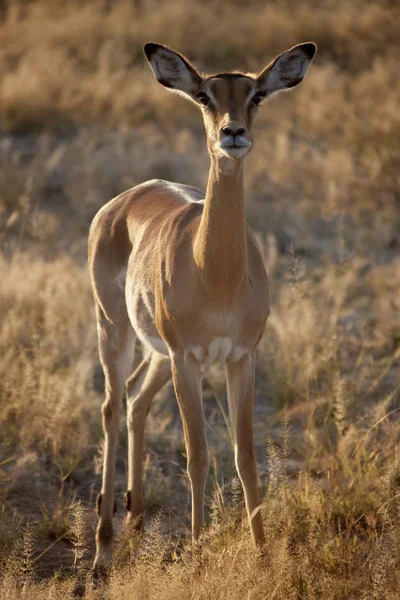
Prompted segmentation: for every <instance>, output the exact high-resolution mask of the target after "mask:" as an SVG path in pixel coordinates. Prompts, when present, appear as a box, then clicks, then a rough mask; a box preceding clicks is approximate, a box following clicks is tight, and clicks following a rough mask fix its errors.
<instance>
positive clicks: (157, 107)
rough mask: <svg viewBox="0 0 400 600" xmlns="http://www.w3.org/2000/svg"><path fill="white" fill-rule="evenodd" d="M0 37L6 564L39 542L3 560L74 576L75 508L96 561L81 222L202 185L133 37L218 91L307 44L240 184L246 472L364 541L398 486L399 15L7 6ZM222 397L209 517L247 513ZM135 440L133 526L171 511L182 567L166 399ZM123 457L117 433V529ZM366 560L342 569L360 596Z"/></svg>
mask: <svg viewBox="0 0 400 600" xmlns="http://www.w3.org/2000/svg"><path fill="white" fill-rule="evenodd" d="M0 19H1V22H0V73H1V84H0V357H1V358H0V423H1V445H0V468H1V476H0V484H1V487H0V509H1V510H0V562H1V563H2V564H4V565H6V563H7V560H8V555H9V553H10V552H11V549H12V548H14V543H15V540H16V539H19V538H20V537H21V536H22V537H23V539H25V542H26V538H27V536H28V538H29V536H31V537H32V536H33V537H32V539H34V540H35V541H34V543H33V542H32V544H31V545H32V548H33V549H32V548H31V550H30V551H27V550H26V548H25V550H21V547H22V546H18V548H19V549H17V550H15V552H14V551H13V552H14V554H15V556H19V558H18V560H19V561H21V560H22V561H23V560H25V561H26V562H27V564H28V567H29V568H28V567H26V568H25V571H24V574H23V577H28V576H31V574H32V573H33V571H34V572H35V577H39V578H42V577H44V576H49V575H52V574H53V573H54V572H55V571H57V569H59V568H60V566H61V565H64V566H68V567H69V568H71V569H72V568H73V565H74V560H75V559H74V556H75V558H76V553H75V554H74V548H75V551H76V548H77V547H78V549H79V547H80V546H79V544H78V546H77V545H76V544H77V542H76V535H75V533H74V531H75V532H76V530H77V527H78V525H77V523H78V524H79V518H81V520H82V514H83V513H84V514H85V515H86V516H85V519H86V521H85V523H86V525H85V526H86V527H87V528H88V532H87V540H86V542H85V544H86V545H84V544H83V542H82V543H81V542H79V543H80V544H81V546H82V547H83V548H86V550H83V553H84V554H85V552H86V554H85V556H87V557H91V554H92V552H93V528H94V525H95V518H94V514H93V510H92V509H93V506H94V498H95V495H96V494H97V492H98V491H99V488H100V483H101V454H102V445H101V444H102V433H101V414H100V406H101V402H102V398H103V379H102V372H101V367H100V365H99V361H98V356H97V340H96V329H95V319H94V311H93V301H92V297H91V290H90V285H89V278H88V272H87V266H86V244H87V233H88V228H89V225H90V222H91V220H92V218H93V216H94V215H95V213H96V211H97V210H98V209H99V208H100V207H101V206H102V205H103V204H104V203H106V202H107V201H108V200H110V199H111V198H112V197H114V196H116V195H117V194H119V193H120V192H122V191H124V190H125V189H127V188H129V187H132V186H134V185H137V184H139V183H141V182H142V181H145V180H146V179H151V178H163V179H168V180H171V181H178V182H182V183H187V184H190V185H195V186H197V187H200V188H201V189H205V186H206V182H207V175H208V166H209V159H208V156H207V152H206V145H205V134H204V129H203V124H202V119H201V115H200V113H199V111H198V110H197V109H196V107H195V106H193V105H192V104H191V103H188V102H185V100H184V99H182V98H180V97H178V96H175V95H173V94H170V93H169V92H168V91H167V90H166V89H164V88H162V87H161V86H160V85H159V84H157V82H156V81H155V80H154V78H153V75H152V73H151V70H150V68H149V66H148V64H147V62H146V60H145V58H144V55H143V51H142V48H143V44H144V43H145V42H147V41H155V42H159V43H162V44H166V45H168V46H170V47H172V48H173V49H175V50H177V51H178V52H181V53H183V54H185V55H186V56H187V57H188V58H189V60H191V61H192V62H193V63H194V64H195V65H196V66H197V67H198V68H199V69H200V70H204V71H206V72H211V73H212V72H215V71H219V72H220V71H225V70H233V69H238V70H243V71H251V72H257V71H259V70H261V69H262V68H263V67H264V66H266V64H268V63H269V62H270V61H271V60H272V58H274V56H275V55H277V54H279V53H281V52H283V51H284V50H286V49H287V48H289V47H291V46H293V45H295V44H297V43H299V42H303V41H309V40H312V41H314V42H316V43H317V45H318V54H317V56H316V59H315V60H314V63H313V64H312V67H311V68H310V71H309V74H308V75H307V78H306V79H305V81H304V83H303V84H302V85H301V86H299V88H298V89H296V90H294V91H292V92H290V93H287V94H281V95H279V96H278V97H276V98H274V99H272V100H271V102H269V103H268V104H267V105H265V106H264V107H263V108H262V109H260V111H259V115H258V119H257V124H256V131H255V146H254V150H253V152H252V153H251V155H250V156H249V158H248V159H246V165H245V186H246V195H247V218H248V221H249V223H250V224H251V225H252V226H253V228H254V230H255V231H256V235H257V239H258V241H259V244H260V247H261V249H262V251H263V254H264V257H265V262H266V267H267V271H268V274H269V278H270V289H271V297H272V311H271V317H270V319H269V321H268V325H267V331H266V334H265V336H264V338H263V340H262V342H261V345H260V351H259V356H258V371H257V395H256V405H255V431H256V443H257V458H258V462H259V468H260V479H261V485H262V489H263V490H264V492H265V498H266V499H268V498H269V499H271V498H272V496H271V494H273V493H274V490H275V492H276V493H278V492H277V491H276V490H279V489H280V488H279V485H280V483H279V482H282V481H284V482H285V485H287V482H288V481H289V482H293V485H300V486H303V485H304V480H303V483H301V477H305V476H307V477H308V478H309V479H310V482H311V481H314V482H316V485H317V487H318V488H319V489H320V490H323V492H318V493H322V499H321V503H322V504H321V506H322V505H324V506H325V507H326V504H327V503H328V504H329V503H331V504H330V506H331V508H332V511H331V513H330V514H331V516H332V514H334V515H335V517H334V519H339V521H340V523H342V525H341V527H342V530H341V531H347V529H346V528H349V529H348V530H349V531H350V532H351V535H352V536H353V534H354V535H355V536H356V538H357V536H358V535H359V536H360V540H362V543H364V542H365V540H367V541H368V540H375V541H374V543H375V544H376V543H378V542H377V540H378V538H379V535H381V534H382V531H383V530H384V527H383V525H382V515H381V512H379V511H380V509H381V507H382V504H384V503H385V502H392V500H389V499H392V498H393V497H395V496H396V494H397V493H398V492H397V491H396V490H398V487H397V486H398V485H399V484H400V471H399V474H398V471H397V462H396V448H397V441H398V433H399V430H398V425H397V418H396V417H397V413H396V409H397V406H398V389H399V383H400V381H399V357H400V350H399V348H400V312H399V308H400V295H399V285H400V259H399V249H400V144H399V140H400V78H399V51H400V35H399V22H400V6H399V4H398V2H397V1H395V0H393V1H392V0H371V1H370V2H364V1H362V0H318V1H316V0H306V1H304V2H298V1H297V0H279V1H278V0H275V1H269V2H264V1H263V2H261V1H258V0H246V1H242V0H236V1H235V0H225V1H224V2H218V1H217V0H204V1H203V2H195V1H194V0H174V1H173V2H171V0H168V1H167V0H165V1H164V0H157V1H156V0H115V1H109V0H103V1H100V0H86V1H85V2H81V1H78V0H70V1H69V2H62V1H61V0H60V1H59V0H36V1H35V0H1V2H0ZM137 355H138V358H139V355H140V348H138V352H137ZM224 394H225V391H224V387H223V372H222V371H219V370H218V369H215V370H214V371H213V372H212V373H210V374H209V375H208V376H207V378H206V383H205V411H206V415H207V420H208V433H209V444H210V452H211V456H212V461H211V464H212V467H211V476H210V478H209V484H208V488H207V498H208V500H207V502H208V504H207V506H208V511H209V512H211V513H212V514H213V515H214V517H213V518H214V520H216V521H218V519H219V522H223V520H224V518H226V514H227V511H228V507H229V506H230V505H231V504H232V502H233V501H232V502H231V500H232V497H235V498H236V501H237V502H239V501H238V500H237V497H238V492H237V490H236V492H235V493H233V492H232V490H231V491H230V492H229V494H228V493H226V494H225V492H224V486H226V485H228V483H227V482H231V483H232V482H233V483H232V485H234V484H235V485H236V483H237V480H235V471H234V466H233V450H232V444H231V437H230V430H229V427H227V424H226V399H225V395H224ZM389 413H390V414H389ZM388 415H389V416H388ZM283 431H284V433H282V432H283ZM289 431H290V435H289V433H288V432H289ZM285 432H286V433H285ZM282 436H283V437H282ZM147 438H148V442H147V444H148V446H147V450H146V456H145V464H146V509H147V511H148V514H149V515H152V514H155V513H156V512H157V511H158V510H159V509H162V511H163V514H167V515H168V519H167V524H166V525H164V526H163V527H164V529H163V528H161V529H162V531H163V532H164V534H165V535H167V536H169V539H172V540H173V544H175V546H174V548H175V550H176V548H178V547H179V544H181V543H182V540H185V539H187V537H188V532H189V528H190V522H189V511H190V497H189V486H188V481H187V478H186V472H185V468H186V461H185V455H184V445H183V436H182V431H181V424H180V420H179V415H178V411H177V407H176V402H175V400H174V396H173V393H172V391H171V389H167V390H164V391H163V392H162V393H161V394H160V395H159V397H158V399H157V400H156V402H155V403H154V407H153V410H152V412H151V414H150V417H149V426H148V436H147ZM126 445H127V440H126V434H125V431H124V430H123V432H122V433H121V444H120V449H119V457H118V479H117V487H116V499H117V506H118V515H117V517H116V518H117V520H118V519H120V520H122V518H123V516H124V509H123V506H122V493H123V492H124V491H125V489H126V483H125V459H126ZM305 474H306V475H305ZM299 477H300V479H299ZM332 478H334V485H333V484H332V481H333V479H332ZM235 481H236V483H235ZM299 481H300V483H299ZM295 482H297V483H295ZM231 483H229V485H231ZM310 485H311V483H310ZM235 489H236V488H235ZM301 489H304V488H303V487H301ZM307 489H308V488H307ZM235 494H236V496H235ZM239 495H240V494H239ZM266 501H267V500H266ZM304 501H305V500H304ZM230 503H231V504H230ZM391 506H392V505H391ZM296 510H297V509H296ZM324 510H325V509H324ZM79 511H81V512H79ZM82 511H83V512H82ZM321 511H322V508H321ZM228 512H229V511H228ZM321 514H322V513H321ZM76 515H78V516H76ZM79 515H81V516H80V517H79ZM324 515H325V512H324ZM321 518H322V517H321ZM335 522H336V521H335ZM26 523H30V525H29V526H27V525H26ZM355 523H356V524H357V526H356V525H355ZM74 524H75V525H74ZM361 525H362V527H363V529H362V531H361V533H359V529H357V528H360V527H361ZM27 527H28V533H27V529H26V528H27ZM29 528H30V529H29ZM74 528H75V529H74ZM332 531H333V533H332V535H333V536H335V535H337V531H334V530H332ZM24 532H25V533H24ZM74 535H75V537H74ZM349 535H350V534H349ZM22 537H21V539H22ZM29 539H31V538H29ZM346 539H347V538H346ZM349 539H350V538H349ZM351 539H353V538H351ZM357 539H358V538H357ZM379 539H380V538H379ZM74 540H75V541H74ZM352 543H353V542H352ZM357 543H359V544H360V546H357ZM362 543H361V541H360V542H354V548H355V549H354V553H353V554H351V553H350V555H349V557H348V560H349V561H350V562H349V564H350V565H351V568H350V567H349V569H350V571H349V572H348V576H349V577H350V576H351V575H352V574H354V573H353V571H351V569H352V568H354V569H357V568H359V569H360V573H359V577H361V579H360V581H361V580H362V577H364V574H363V572H364V571H365V569H364V571H363V570H362V569H361V565H362V564H363V563H362V561H361V559H360V561H359V562H354V560H353V559H354V556H356V555H357V556H358V554H357V552H358V550H359V549H360V552H361V555H362V556H364V552H366V550H365V548H364V546H362ZM74 544H75V545H74ZM382 544H383V542H382ZM28 545H29V544H28ZM361 546H362V549H361ZM382 547H383V546H382ZM385 547H386V546H385ZM341 548H342V547H341V546H340V544H339V546H337V545H336V546H335V545H334V546H333V550H332V548H331V549H330V552H331V554H332V553H333V554H334V553H335V552H337V553H338V557H339V554H340V552H341ZM335 549H336V550H335ZM175 550H174V551H175ZM392 551H393V548H392V550H390V552H392ZM118 552H121V556H122V558H121V560H122V559H123V550H122V549H121V548H120V550H119V551H118V550H117V554H118ZM399 552H400V551H399ZM18 553H19V554H18ZM14 554H13V556H14ZM333 554H332V556H333ZM361 555H360V556H361ZM365 555H367V554H365ZM27 556H28V558H26V557H27ZM399 556H400V555H399ZM21 557H22V558H21ZM24 557H25V558H24ZM352 557H353V558H352ZM391 557H393V556H392V554H391ZM337 559H338V560H339V558H337ZM329 560H331V558H330V559H329ZM332 560H333V559H332ZM340 560H341V559H340ZM371 560H372V559H371ZM391 560H392V558H391ZM352 561H353V562H352ZM389 563H390V561H388V562H387V564H388V565H389ZM7 564H8V563H7ZM335 564H336V563H335ZM385 564H386V563H385ZM390 564H392V563H390ZM29 565H30V566H29ZM382 568H383V567H382ZM385 568H386V567H385ZM388 568H389V567H388ZM333 572H334V576H335V577H336V579H337V578H338V572H336V571H335V570H334V568H333ZM26 573H28V575H26ZM340 573H341V571H340ZM346 573H347V571H346ZM349 573H350V574H349ZM346 576H347V575H346ZM366 576H367V575H365V577H366ZM21 577H22V575H21ZM310 585H311V584H310ZM327 589H328V588H327ZM388 593H389V592H388ZM171 597H172V596H171ZM210 597H211V596H210ZM214 597H216V596H214ZM230 597H233V596H230ZM235 597H236V596H235ZM243 597H244V596H243ZM252 597H253V596H252ZM254 597H258V596H254ZM284 597H285V599H286V598H289V597H292V596H289V595H286V596H284ZM296 597H298V596H296ZM301 597H308V596H301ZM310 597H311V596H310ZM325 597H331V596H325ZM332 597H333V596H332ZM335 597H336V596H335ZM337 597H342V596H337ZM344 597H346V598H349V597H350V596H343V598H344ZM370 597H372V596H370ZM374 597H375V596H374ZM385 597H386V598H389V597H392V596H389V595H387V596H385ZM394 597H395V596H393V598H394Z"/></svg>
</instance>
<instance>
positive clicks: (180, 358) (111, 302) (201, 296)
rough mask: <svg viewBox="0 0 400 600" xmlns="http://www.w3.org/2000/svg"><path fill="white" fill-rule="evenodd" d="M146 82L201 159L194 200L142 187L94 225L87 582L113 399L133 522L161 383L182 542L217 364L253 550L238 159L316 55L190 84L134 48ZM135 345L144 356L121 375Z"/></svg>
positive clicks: (261, 317) (248, 235) (199, 481)
mask: <svg viewBox="0 0 400 600" xmlns="http://www.w3.org/2000/svg"><path fill="white" fill-rule="evenodd" d="M144 51H145V54H146V57H147V59H148V61H149V63H150V65H151V68H152V70H153V72H154V75H155V77H156V79H157V80H158V81H159V82H160V83H161V84H162V85H163V86H165V87H167V88H169V89H171V90H172V91H175V92H178V93H180V94H182V95H183V96H184V97H185V98H187V99H189V100H191V101H192V102H194V103H195V104H196V106H198V107H199V108H200V110H201V111H202V114H203V119H204V125H205V129H206V134H207V147H208V152H209V155H210V159H211V166H210V172H209V176H208V183H207V190H206V193H205V194H204V193H202V192H201V191H200V190H198V189H196V188H193V187H189V186H187V185H182V184H178V183H170V182H168V181H160V180H152V181H147V182H145V183H142V184H140V185H138V186H136V187H134V188H132V189H130V190H128V191H126V192H124V193H122V194H121V195H120V196H118V197H117V198H114V199H113V200H111V201H110V202H108V204H106V205H105V206H103V207H102V208H101V209H100V210H99V212H98V213H97V215H96V216H95V218H94V220H93V223H92V226H91V229H90V234H89V265H90V272H91V280H92V286H93V292H94V299H95V307H96V316H97V324H98V338H99V353H100V359H101V363H102V366H103V370H104V375H105V389H106V399H105V402H104V404H103V406H102V414H103V427H104V432H105V450H104V470H103V482H102V489H101V493H100V494H99V496H98V502H97V508H98V515H99V523H98V527H97V534H96V543H97V552H96V558H95V562H94V570H95V573H96V572H100V571H103V570H104V569H106V568H107V566H108V565H109V564H110V561H111V554H112V537H113V527H112V517H113V514H114V478H115V459H116V449H117V440H118V433H119V427H120V413H121V405H122V398H123V393H124V389H125V387H126V394H127V426H128V440H129V441H128V491H127V493H126V507H127V510H128V519H129V520H130V521H132V523H133V524H134V525H135V526H137V527H140V525H141V519H142V513H143V487H142V477H143V466H142V462H143V447H144V429H145V422H146V417H147V414H148V412H149V409H150V406H151V402H152V399H153V398H154V396H155V394H156V393H157V392H158V391H159V390H160V389H161V388H162V387H163V386H164V384H166V383H167V381H168V380H169V379H170V378H171V377H172V379H173V383H174V388H175V392H176V397H177V400H178V404H179V409H180V414H181V417H182V421H183V428H184V436H185V443H186V450H187V469H188V475H189V479H190V484H191V491H192V534H193V537H194V538H196V537H197V536H198V535H199V534H200V532H201V530H202V528H203V526H204V489H205V482H206V477H207V473H208V452H207V441H206V433H205V423H204V415H203V404H202V391H201V381H202V366H203V365H209V364H210V363H212V362H214V361H219V362H222V363H224V364H225V370H226V378H227V390H228V405H229V412H230V418H231V421H232V428H233V432H234V438H235V463H236V467H237V471H238V474H239V477H240V480H241V482H242V485H243V491H244V496H245V503H246V509H247V514H248V518H249V522H250V529H251V534H252V538H253V541H254V543H255V544H262V542H263V540H264V532H263V524H262V519H261V514H260V511H259V510H258V507H259V495H258V482H257V468H256V461H255V455H254V446H253V397H254V367H255V350H256V347H257V344H258V343H259V341H260V338H261V336H262V335H263V332H264V329H265V323H266V320H267V317H268V314H269V299H268V281H267V274H266V272H265V268H264V264H263V260H262V256H261V253H260V251H259V249H258V247H257V243H256V241H255V239H254V236H253V234H252V232H251V229H250V227H249V226H248V225H247V224H246V221H245V209H244V193H243V164H244V158H245V156H247V154H249V152H250V151H251V149H252V146H253V133H252V128H253V122H254V119H255V116H256V114H257V111H258V107H259V106H260V105H261V104H263V103H264V102H265V101H266V100H268V99H269V97H270V96H272V95H273V94H275V93H277V92H280V91H282V90H287V89H289V88H292V87H294V86H296V85H297V84H298V83H300V82H301V81H302V79H303V78H304V76H305V74H306V72H307V69H308V67H309V65H310V63H311V61H312V59H313V57H314V55H315V52H316V46H315V44H313V43H311V42H307V43H304V44H299V45H297V46H295V47H293V48H291V49H290V50H287V51H286V52H284V53H283V54H281V55H280V56H278V57H277V58H275V59H274V60H273V61H272V62H271V63H270V64H269V65H268V66H267V67H266V68H265V69H264V70H262V71H261V73H259V74H258V75H254V74H244V73H240V72H234V73H220V74H217V75H203V74H200V73H199V72H198V71H197V70H196V69H195V68H194V67H193V66H192V65H191V64H190V63H189V62H188V61H187V59H186V58H184V57H183V56H181V55H180V54H177V53H176V52H173V51H172V50H170V49H169V48H167V47H165V46H161V45H159V44H154V43H150V44H146V46H145V47H144ZM136 336H137V337H138V338H139V340H140V341H141V342H142V343H143V345H144V347H145V349H146V352H147V353H146V354H145V358H144V360H143V361H142V363H141V364H140V365H139V367H138V368H137V369H136V371H135V372H134V373H133V375H131V371H132V364H133V355H134V346H135V339H136Z"/></svg>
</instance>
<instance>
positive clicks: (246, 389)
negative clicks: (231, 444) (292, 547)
mask: <svg viewBox="0 0 400 600" xmlns="http://www.w3.org/2000/svg"><path fill="white" fill-rule="evenodd" d="M254 359H255V357H254V354H252V355H247V356H244V357H243V358H242V359H241V360H239V361H238V362H228V363H227V365H226V376H227V384H228V404H229V412H230V416H231V421H232V427H233V433H234V437H235V462H236V468H237V471H238V474H239V477H240V480H241V482H242V486H243V491H244V497H245V501H246V509H247V515H248V517H249V522H250V529H251V534H252V538H253V541H254V543H255V544H257V545H259V544H262V543H263V542H264V530H263V524H262V519H261V513H260V511H259V510H257V509H258V507H259V505H260V500H259V495H258V481H257V466H256V460H255V455H254V443H253V401H254V368H255V360H254Z"/></svg>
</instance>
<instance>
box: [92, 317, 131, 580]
mask: <svg viewBox="0 0 400 600" xmlns="http://www.w3.org/2000/svg"><path fill="white" fill-rule="evenodd" d="M98 334H99V352H100V360H101V363H102V365H103V370H104V375H105V384H106V385H105V392H106V398H105V402H104V403H103V406H102V413H103V429H104V434H105V445H104V467H103V482H102V488H101V493H100V495H99V497H98V499H97V510H98V515H99V524H98V527H97V533H96V557H95V561H94V565H93V568H94V574H95V576H97V575H99V574H101V572H102V571H106V570H107V568H108V566H109V564H110V561H111V556H112V538H113V526H112V517H113V514H114V512H115V511H114V506H115V505H114V481H115V459H116V452H117V444H118V434H119V426H120V416H121V405H122V398H123V394H124V387H125V381H126V379H127V377H128V375H129V373H130V372H131V369H132V362H133V355H134V341H135V334H134V331H133V329H132V328H131V327H130V324H129V321H128V322H124V323H123V324H118V325H117V324H113V323H110V321H108V320H107V319H106V318H105V316H104V315H103V314H102V312H101V309H98Z"/></svg>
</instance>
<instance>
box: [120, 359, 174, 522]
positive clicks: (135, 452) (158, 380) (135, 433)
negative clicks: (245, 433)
mask: <svg viewBox="0 0 400 600" xmlns="http://www.w3.org/2000/svg"><path fill="white" fill-rule="evenodd" d="M170 378H171V363H170V359H169V357H168V356H163V355H162V354H158V353H157V352H151V353H150V354H149V355H148V356H147V357H146V358H145V359H144V360H143V361H142V363H141V364H140V365H139V367H138V368H137V369H136V371H135V372H134V374H133V375H132V376H131V377H130V378H129V380H128V381H127V384H126V392H127V427H128V491H127V493H126V508H127V510H128V521H129V522H130V523H132V525H133V526H134V527H135V528H137V529H140V528H141V526H142V514H143V448H144V429H145V424H146V417H147V415H148V412H149V410H150V406H151V402H152V400H153V398H154V396H155V395H156V394H157V392H159V391H160V390H161V388H162V387H163V386H164V385H165V384H166V383H167V381H169V379H170Z"/></svg>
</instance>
